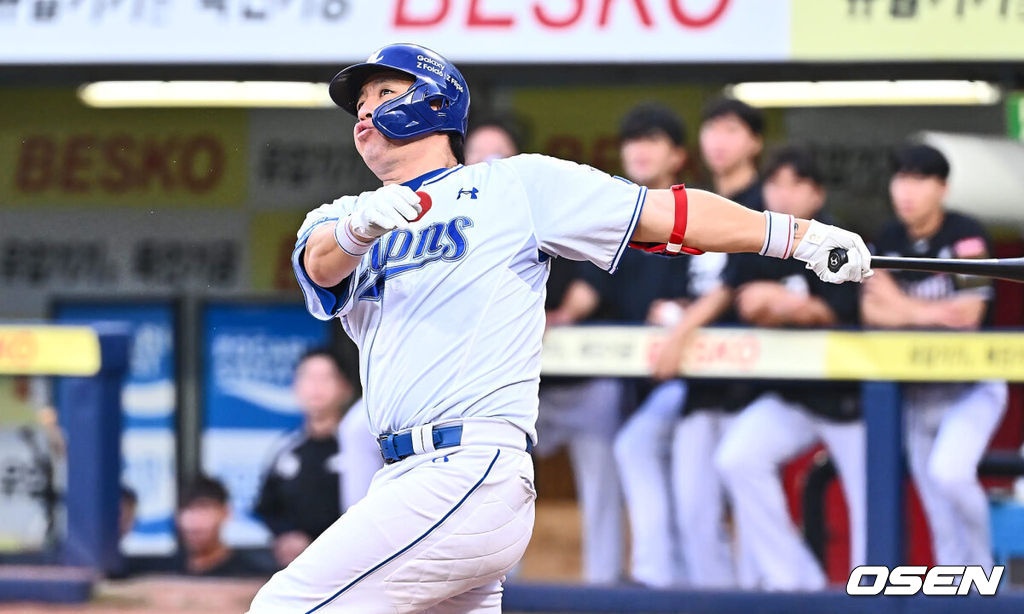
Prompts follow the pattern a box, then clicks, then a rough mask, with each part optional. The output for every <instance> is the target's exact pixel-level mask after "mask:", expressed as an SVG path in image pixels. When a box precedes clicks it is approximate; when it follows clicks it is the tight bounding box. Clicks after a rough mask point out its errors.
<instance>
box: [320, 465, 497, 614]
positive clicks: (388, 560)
mask: <svg viewBox="0 0 1024 614" xmlns="http://www.w3.org/2000/svg"><path fill="white" fill-rule="evenodd" d="M499 456H501V450H498V451H497V452H496V453H495V454H494V458H493V459H491V464H490V465H488V466H487V471H484V475H483V477H481V478H480V480H479V481H478V482H477V483H476V484H474V485H473V487H472V488H470V489H469V492H467V493H466V495H465V496H464V497H462V499H460V500H459V502H458V503H456V504H455V507H453V508H452V509H450V510H448V513H447V514H445V515H444V516H442V517H441V520H438V521H437V523H436V524H434V526H432V527H430V528H429V529H427V531H426V532H425V533H424V534H423V535H420V536H419V537H417V538H416V539H414V540H413V541H412V543H410V544H409V545H408V546H406V547H405V548H402V549H401V550H399V551H398V552H396V553H394V554H392V555H391V556H389V557H388V558H386V559H384V560H383V561H381V562H380V563H378V564H377V565H375V566H374V567H373V568H372V569H370V570H369V571H367V572H365V573H364V574H363V575H361V576H359V577H358V578H356V579H355V580H352V581H351V582H349V583H348V584H346V585H345V586H344V588H342V589H341V590H340V591H338V592H337V593H334V594H333V595H331V596H330V597H329V598H328V599H327V600H325V601H321V602H320V603H319V604H318V605H317V606H316V607H314V608H313V609H312V610H309V611H307V612H306V614H313V612H316V611H317V610H319V609H320V608H322V607H324V606H325V605H327V604H329V603H331V602H332V601H334V600H335V599H337V598H338V597H340V596H341V595H342V594H343V593H344V592H345V591H347V590H348V589H350V588H352V587H353V586H355V585H356V584H358V583H359V582H361V581H362V580H363V579H364V578H366V577H367V576H369V575H370V574H372V573H373V572H375V571H377V570H378V569H380V568H381V567H384V566H385V565H387V564H388V563H390V562H391V561H393V560H395V559H396V558H398V557H400V556H402V555H403V554H405V553H406V552H408V551H409V550H410V549H412V548H413V547H414V546H415V545H416V544H418V543H420V542H421V541H423V540H424V539H426V538H427V537H428V536H429V535H430V534H431V533H433V532H434V531H435V530H436V529H437V528H438V527H440V526H441V525H442V524H444V521H445V520H448V517H449V516H451V515H452V514H454V513H455V512H456V511H457V510H458V509H459V508H460V507H462V504H463V503H465V502H466V499H469V496H470V495H472V494H473V493H474V492H476V490H477V489H478V488H480V485H481V484H483V483H484V480H486V479H487V476H488V475H490V474H491V469H493V468H494V463H496V462H498V457H499Z"/></svg>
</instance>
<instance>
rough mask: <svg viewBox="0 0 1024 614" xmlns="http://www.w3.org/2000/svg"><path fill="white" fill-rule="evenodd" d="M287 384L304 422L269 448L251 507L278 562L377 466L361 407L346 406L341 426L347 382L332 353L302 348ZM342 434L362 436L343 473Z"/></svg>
mask: <svg viewBox="0 0 1024 614" xmlns="http://www.w3.org/2000/svg"><path fill="white" fill-rule="evenodd" d="M294 390H295V398H296V400H297V402H298V404H299V407H300V409H301V410H302V414H303V418H304V420H303V425H302V428H301V429H299V430H298V431H296V432H294V433H292V434H291V435H290V436H289V437H288V438H287V439H286V440H285V442H284V443H283V444H282V445H281V447H280V448H279V449H278V450H277V451H276V452H275V453H274V455H273V459H272V460H271V462H270V464H269V467H268V469H267V471H266V474H265V476H264V479H263V485H262V487H261V489H260V494H259V499H258V502H257V504H256V507H255V510H254V511H255V512H256V513H257V514H258V515H259V516H260V517H261V518H262V519H263V521H264V523H266V525H267V527H268V528H269V529H270V531H271V532H272V533H273V534H274V544H273V549H274V557H275V558H276V559H277V562H278V564H279V565H281V566H282V567H283V566H285V565H287V564H288V563H290V562H291V561H293V560H294V559H295V557H296V556H298V555H299V554H300V553H301V552H302V551H303V550H305V548H306V546H308V545H309V544H310V543H311V542H312V541H313V540H314V539H316V538H317V537H318V536H319V535H320V534H321V533H323V532H324V530H325V529H327V527H329V526H331V524H333V523H334V521H335V520H337V519H338V516H340V515H341V511H342V509H343V503H344V501H343V499H344V498H343V497H342V491H343V487H348V488H349V489H351V494H350V496H351V498H354V499H361V498H362V496H363V495H365V494H366V491H367V490H369V481H370V480H371V479H372V477H373V473H375V472H376V470H377V469H379V468H380V467H381V466H382V465H383V461H382V460H381V458H380V453H379V451H378V450H377V449H376V445H375V443H374V438H373V437H372V435H370V433H369V430H368V428H367V424H368V421H367V417H366V415H365V411H364V413H363V414H362V416H361V417H362V420H361V421H360V420H359V418H360V416H359V410H360V407H361V405H357V406H354V407H353V410H354V412H353V413H352V416H353V418H354V419H353V420H351V421H350V422H349V428H348V429H342V427H341V423H342V414H343V413H344V409H345V407H346V406H347V405H348V404H349V403H350V402H351V401H352V385H351V384H350V383H349V381H348V379H347V378H346V377H345V374H344V372H343V370H342V367H341V363H340V361H339V360H338V358H337V356H336V355H335V354H334V353H333V352H331V351H330V350H328V349H326V348H315V349H312V350H309V351H308V352H306V353H305V354H304V355H303V356H302V358H300V359H299V362H298V365H297V366H296V368H295V380H294ZM350 411H351V410H350ZM360 422H361V424H360ZM360 428H361V429H362V430H361V437H360V431H359V429H360ZM344 433H350V434H349V437H350V438H352V439H353V440H354V441H355V442H357V444H358V442H359V441H361V440H365V441H363V445H362V446H358V445H355V446H348V447H354V448H355V449H354V450H345V452H346V453H348V456H349V457H352V458H351V459H350V462H348V463H346V464H348V465H350V466H351V468H352V471H351V474H350V475H344V476H343V475H342V472H341V466H342V453H341V452H342V450H341V446H339V434H344ZM343 443H344V442H343ZM360 450H362V451H364V453H363V454H362V455H360V454H359V453H358V452H359V451H360ZM367 450H369V452H370V453H369V454H367V453H365V451H367ZM346 460H349V459H346ZM348 482H352V484H348ZM351 503H352V502H349V505H351Z"/></svg>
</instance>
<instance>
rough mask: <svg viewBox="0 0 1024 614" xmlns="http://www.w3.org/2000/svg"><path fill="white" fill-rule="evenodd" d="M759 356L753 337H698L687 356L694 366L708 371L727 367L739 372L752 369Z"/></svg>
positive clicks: (758, 345) (757, 345)
mask: <svg viewBox="0 0 1024 614" xmlns="http://www.w3.org/2000/svg"><path fill="white" fill-rule="evenodd" d="M760 355H761V346H760V344H759V343H758V340H757V337H755V336H753V335H744V336H742V337H736V338H725V339H714V338H708V337H705V336H700V337H697V339H696V341H695V342H694V345H693V350H692V351H691V352H690V353H689V354H688V356H689V358H690V361H691V362H692V364H694V365H701V366H703V367H704V368H709V369H713V368H721V367H728V368H732V369H738V370H741V371H747V370H750V369H751V368H753V367H754V366H755V365H756V364H757V360H758V357H759V356H760Z"/></svg>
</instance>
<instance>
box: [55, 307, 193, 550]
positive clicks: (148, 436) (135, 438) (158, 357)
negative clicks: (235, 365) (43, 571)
mask: <svg viewBox="0 0 1024 614" xmlns="http://www.w3.org/2000/svg"><path fill="white" fill-rule="evenodd" d="M56 319H57V321H58V322H62V323H88V322H95V321H112V320H116V321H119V322H127V323H129V324H130V325H131V326H132V329H133V331H132V350H131V356H130V357H129V364H128V376H127V378H126V379H125V382H124V387H123V388H122V391H121V407H122V412H123V414H124V417H123V421H122V428H123V430H122V433H121V457H122V463H123V464H122V470H121V483H122V484H123V485H124V486H127V487H128V488H130V489H132V490H133V491H134V492H135V494H136V496H137V497H138V506H137V507H136V519H135V524H134V525H133V526H132V529H131V531H130V532H129V533H128V534H127V535H126V536H125V537H124V538H123V540H122V541H121V549H122V551H123V552H124V553H125V554H128V555H145V556H159V555H167V554H171V553H173V552H174V551H175V549H176V541H175V532H174V508H175V502H176V499H177V494H176V493H177V487H176V485H175V483H176V475H177V471H176V469H175V465H176V461H175V458H176V453H175V442H176V440H175V411H176V408H177V403H178V398H177V397H178V395H177V390H176V384H175V380H176V377H177V352H178V348H177V346H176V343H175V338H176V331H175V309H174V305H173V304H172V303H170V302H154V303H114V302H71V301H68V302H64V303H61V304H60V305H58V307H57V310H56Z"/></svg>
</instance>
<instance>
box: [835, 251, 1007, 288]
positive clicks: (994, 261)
mask: <svg viewBox="0 0 1024 614" xmlns="http://www.w3.org/2000/svg"><path fill="white" fill-rule="evenodd" d="M847 261H848V257H847V255H846V250H845V249H842V248H836V249H833V250H832V252H831V253H830V254H829V259H828V269H829V270H830V271H832V272H833V273H835V272H836V271H838V270H839V269H840V267H842V266H843V265H844V264H846V263H847ZM871 268H873V269H899V270H903V271H927V272H929V273H953V274H957V275H979V276H981V277H993V278H995V279H1005V280H1008V281H1015V282H1018V283H1024V258H988V259H977V258H902V257H890V256H872V257H871Z"/></svg>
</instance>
